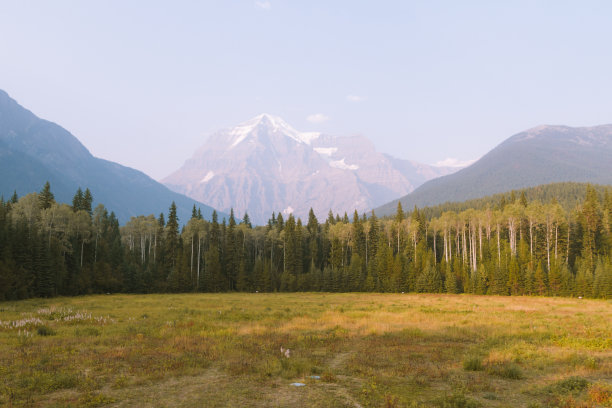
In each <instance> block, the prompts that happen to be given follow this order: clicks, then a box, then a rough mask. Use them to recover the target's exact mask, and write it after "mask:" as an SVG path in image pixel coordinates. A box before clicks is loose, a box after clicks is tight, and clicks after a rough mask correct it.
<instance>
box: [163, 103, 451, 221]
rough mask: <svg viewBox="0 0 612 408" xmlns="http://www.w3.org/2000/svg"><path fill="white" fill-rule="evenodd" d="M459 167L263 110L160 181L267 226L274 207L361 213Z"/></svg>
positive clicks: (293, 210)
mask: <svg viewBox="0 0 612 408" xmlns="http://www.w3.org/2000/svg"><path fill="white" fill-rule="evenodd" d="M455 170H456V169H454V168H447V167H434V166H427V165H424V164H419V163H414V162H410V161H406V160H399V159H395V158H392V157H390V156H387V155H384V154H382V153H379V152H377V151H376V150H375V148H374V145H373V144H372V143H371V142H370V141H369V140H368V139H366V138H365V137H362V136H351V137H334V136H330V135H325V134H321V133H317V132H299V131H297V130H295V129H294V128H292V127H291V126H290V125H288V124H287V123H286V122H285V121H283V120H282V119H281V118H279V117H275V116H272V115H267V114H262V115H259V116H257V117H255V118H252V119H251V120H249V121H247V122H244V123H242V124H240V125H238V126H236V127H234V128H231V129H226V130H222V131H220V132H217V133H215V134H213V135H211V136H210V137H209V138H208V140H207V141H206V142H205V144H204V145H203V146H202V147H201V148H199V149H198V150H197V151H196V152H195V154H194V155H193V157H191V158H190V159H189V160H187V161H186V162H185V164H184V165H183V166H182V167H181V168H180V169H178V170H177V171H175V172H174V173H172V174H170V175H169V176H168V177H166V178H165V179H164V180H162V182H163V183H164V184H166V185H167V186H168V187H169V188H170V189H172V190H174V191H177V192H179V193H182V194H185V195H187V196H189V197H192V198H193V199H196V200H199V201H203V202H206V203H207V204H209V205H211V206H213V207H215V208H218V209H220V210H222V211H225V212H228V211H229V210H230V208H233V209H234V211H235V212H236V214H237V216H242V214H243V213H244V212H245V211H246V212H248V213H249V216H250V217H251V219H252V220H253V221H254V222H256V223H258V224H262V223H265V222H267V220H268V219H269V218H270V217H271V215H272V212H283V213H285V214H288V213H294V214H295V215H297V216H300V217H302V218H304V217H306V216H307V215H308V212H309V210H310V208H312V209H313V210H314V211H315V214H316V215H317V216H318V217H319V218H321V217H325V216H326V215H327V213H328V212H329V210H330V209H331V210H332V211H333V212H334V213H341V214H342V213H344V212H345V211H346V212H348V213H349V214H350V213H352V212H353V211H354V210H355V209H356V210H357V211H359V212H360V213H361V212H364V211H367V210H369V209H371V208H373V207H376V206H378V205H380V204H383V203H385V202H387V201H389V200H392V199H393V198H396V197H398V196H401V195H404V194H407V193H409V192H410V191H412V190H414V188H415V187H417V186H419V185H420V184H422V183H423V182H425V181H426V180H429V179H431V178H433V177H437V176H441V175H444V174H449V173H451V172H452V171H455Z"/></svg>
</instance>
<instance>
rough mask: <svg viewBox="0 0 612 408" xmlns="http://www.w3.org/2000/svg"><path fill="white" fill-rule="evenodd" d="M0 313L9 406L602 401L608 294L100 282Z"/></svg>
mask: <svg viewBox="0 0 612 408" xmlns="http://www.w3.org/2000/svg"><path fill="white" fill-rule="evenodd" d="M0 321H1V322H0V406H7V407H11V406H35V407H70V406H112V407H132V406H139V407H226V406H230V407H233V406H236V407H300V406H304V407H443V408H446V407H449V408H452V407H568V408H569V407H612V302H611V301H601V300H585V299H569V298H534V297H490V296H472V295H435V294H433V295H416V294H370V293H368V294H366V293H350V294H319V293H295V294H289V293H285V294H238V293H235V294H183V295H97V296H85V297H74V298H54V299H33V300H25V301H19V302H3V303H0ZM281 347H282V348H283V350H285V349H289V350H290V351H289V352H286V351H284V352H283V353H281ZM296 382H298V383H303V384H305V386H301V387H298V386H293V385H291V384H292V383H296Z"/></svg>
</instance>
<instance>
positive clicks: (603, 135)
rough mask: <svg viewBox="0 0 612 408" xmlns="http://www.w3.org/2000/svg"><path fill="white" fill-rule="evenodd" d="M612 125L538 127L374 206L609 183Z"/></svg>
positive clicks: (384, 209) (388, 210)
mask: <svg viewBox="0 0 612 408" xmlns="http://www.w3.org/2000/svg"><path fill="white" fill-rule="evenodd" d="M611 157H612V125H601V126H592V127H575V128H573V127H568V126H538V127H535V128H532V129H529V130H526V131H524V132H521V133H518V134H516V135H514V136H512V137H510V138H508V139H506V140H505V141H504V142H502V143H501V144H499V145H498V146H497V147H495V148H494V149H493V150H491V151H490V152H488V153H487V154H485V155H484V156H483V157H481V158H480V159H479V160H478V161H476V162H475V163H474V164H472V165H471V166H468V167H466V168H465V169H462V170H460V171H458V172H456V173H453V174H450V175H447V176H443V177H439V178H436V179H433V180H430V181H428V182H426V183H424V184H423V185H421V186H420V187H418V188H417V189H416V190H414V191H413V192H412V193H409V194H408V195H406V196H404V197H402V198H400V199H399V200H394V201H392V202H390V203H387V204H385V205H383V206H381V207H379V208H377V209H376V213H377V214H379V215H392V214H393V213H394V212H395V208H396V207H397V203H398V201H400V202H401V203H402V205H403V206H404V208H412V207H414V206H415V205H416V206H417V207H419V208H422V207H425V206H432V205H437V204H442V203H444V202H447V201H465V200H471V199H475V198H479V197H484V196H488V195H491V194H497V193H503V192H505V191H508V190H515V189H521V188H527V187H534V186H538V185H542V184H549V183H557V182H568V181H573V182H581V183H598V184H612V160H610V158H611Z"/></svg>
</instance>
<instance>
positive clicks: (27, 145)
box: [0, 90, 213, 223]
mask: <svg viewBox="0 0 612 408" xmlns="http://www.w3.org/2000/svg"><path fill="white" fill-rule="evenodd" d="M0 174H2V177H0V194H1V195H3V196H4V198H5V199H8V198H9V197H10V196H11V195H12V194H13V191H15V190H16V191H17V193H18V194H19V195H20V196H22V195H25V194H27V193H31V192H34V191H40V189H41V188H42V186H43V185H44V184H45V182H46V181H49V182H50V184H51V189H52V191H53V193H54V194H55V198H56V200H57V201H60V202H68V203H70V202H71V201H72V197H73V195H74V193H75V192H76V190H77V189H78V188H79V187H81V188H82V189H83V190H84V189H85V188H89V189H90V190H91V192H92V194H93V197H94V200H95V203H102V204H104V205H105V206H106V208H107V209H109V211H114V212H115V214H116V215H117V217H118V218H119V220H120V222H122V223H125V222H126V221H128V220H129V217H131V216H136V215H149V214H155V215H156V216H157V215H159V214H160V213H161V212H164V213H167V212H168V207H170V204H171V203H172V201H175V203H176V205H177V214H178V216H179V218H180V221H181V222H187V221H188V220H189V218H190V216H191V209H192V207H193V205H196V206H197V207H200V208H201V209H202V214H203V215H204V216H206V217H207V218H210V216H211V214H212V211H213V209H212V208H210V207H208V206H207V205H204V204H202V203H200V202H197V201H196V200H193V199H190V198H188V197H186V196H184V195H181V194H177V193H175V192H173V191H170V190H169V189H168V188H166V187H165V186H164V185H162V184H161V183H158V182H157V181H155V180H153V179H151V178H150V177H149V176H147V175H146V174H144V173H142V172H140V171H138V170H134V169H131V168H129V167H125V166H122V165H120V164H117V163H113V162H111V161H107V160H103V159H99V158H96V157H94V156H92V155H91V153H90V152H89V150H87V148H86V147H85V146H83V144H81V142H80V141H79V140H78V139H77V138H76V137H74V136H73V135H72V134H70V132H68V131H67V130H66V129H64V128H62V127H61V126H59V125H57V124H55V123H52V122H49V121H46V120H43V119H40V118H38V117H37V116H36V115H34V114H33V113H32V112H30V111H29V110H27V109H25V108H24V107H22V106H21V105H19V104H18V103H17V102H16V101H15V100H13V99H12V98H11V97H10V96H9V95H8V94H7V93H6V92H4V91H2V90H0Z"/></svg>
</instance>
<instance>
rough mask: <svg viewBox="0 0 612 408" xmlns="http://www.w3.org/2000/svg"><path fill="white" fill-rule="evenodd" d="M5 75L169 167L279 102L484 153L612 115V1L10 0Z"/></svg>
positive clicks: (89, 135)
mask: <svg viewBox="0 0 612 408" xmlns="http://www.w3.org/2000/svg"><path fill="white" fill-rule="evenodd" d="M0 88H1V89H4V90H5V91H7V92H8V93H9V94H10V95H11V96H12V97H13V98H15V99H16V100H17V101H18V102H19V103H21V104H22V105H24V106H25V107H27V108H29V109H30V110H32V111H33V112H34V113H35V114H37V115H38V116H40V117H42V118H45V119H49V120H51V121H54V122H56V123H58V124H60V125H61V126H63V127H65V128H66V129H68V130H69V131H71V132H72V133H73V134H74V135H75V136H76V137H78V138H79V139H80V140H81V141H82V142H83V144H85V146H87V147H88V148H89V149H90V151H91V152H92V153H93V154H94V155H95V156H98V157H102V158H105V159H109V160H113V161H117V162H119V163H122V164H125V165H128V166H131V167H135V168H137V169H140V170H143V171H144V172H146V173H147V174H149V175H151V176H152V177H154V178H156V179H161V178H163V177H164V176H166V175H168V174H169V173H171V172H172V171H174V170H175V169H177V168H178V167H179V166H180V165H182V163H183V162H184V161H185V159H187V158H188V157H190V156H191V154H192V153H193V151H194V150H195V149H196V148H197V147H199V146H200V145H201V144H202V143H203V142H204V140H205V139H206V137H207V135H208V134H210V133H212V132H213V131H215V130H218V129H221V128H225V127H229V126H232V125H235V124H238V123H240V122H242V121H245V120H247V119H249V118H250V117H252V116H255V115H257V114H259V113H262V112H267V113H271V114H275V115H279V116H281V117H283V118H284V119H285V120H286V121H287V122H288V123H290V124H291V125H293V126H294V127H295V128H296V129H298V130H302V131H315V130H316V131H323V132H327V133H331V134H334V135H351V134H363V135H365V136H367V137H369V138H370V139H372V140H373V141H374V143H375V144H376V146H377V148H378V149H379V150H380V151H383V152H386V153H391V154H393V155H395V156H397V157H401V158H406V159H413V160H417V161H421V162H425V163H436V162H437V161H440V160H443V159H445V158H448V157H450V158H456V159H459V160H468V159H473V158H477V157H479V156H481V155H483V154H484V153H486V152H487V151H488V150H490V149H491V148H493V147H494V146H495V145H497V144H498V143H500V142H501V141H502V140H503V139H505V138H507V137H509V136H511V135H512V134H514V133H517V132H519V131H522V130H524V129H527V128H530V127H533V126H536V125H539V124H566V125H570V126H584V125H596V124H603V123H610V122H612V102H611V99H610V95H612V2H610V1H577V0H576V1H560V0H554V1H537V0H529V1H488V0H487V1H431V0H427V1H407V0H406V1H397V2H394V1H355V0H349V1H314V0H308V1H297V0H296V1H288V0H287V1H282V0H267V1H266V0H259V1H251V0H244V1H241V0H223V1H221V0H219V1H164V2H160V1H150V0H147V1H126V0H120V1H109V0H104V1H80V0H79V1H61V0H54V1H48V0H41V1H27V0H15V1H6V0H0Z"/></svg>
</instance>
